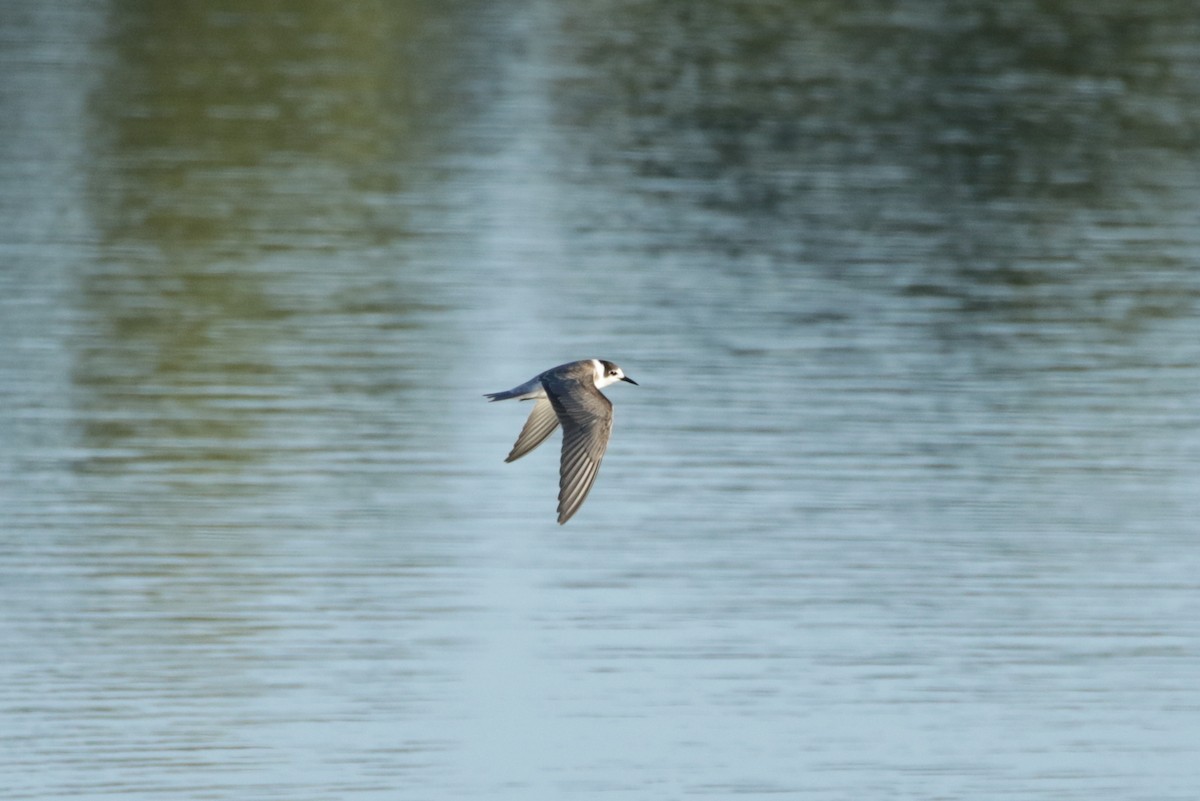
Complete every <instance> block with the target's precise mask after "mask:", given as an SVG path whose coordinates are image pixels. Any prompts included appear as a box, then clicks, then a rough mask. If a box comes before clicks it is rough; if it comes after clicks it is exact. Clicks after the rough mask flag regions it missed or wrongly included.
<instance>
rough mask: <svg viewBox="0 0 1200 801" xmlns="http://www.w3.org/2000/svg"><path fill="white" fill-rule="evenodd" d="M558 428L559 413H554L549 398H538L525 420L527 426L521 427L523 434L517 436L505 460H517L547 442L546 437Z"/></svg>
mask: <svg viewBox="0 0 1200 801" xmlns="http://www.w3.org/2000/svg"><path fill="white" fill-rule="evenodd" d="M556 428H558V415H557V414H555V413H554V407H553V406H551V405H550V401H549V399H547V398H538V399H537V401H536V402H535V403H534V404H533V411H532V412H530V413H529V419H528V420H526V421H525V427H524V428H522V429H521V435H520V436H519V437H517V441H516V444H514V445H513V447H512V450H511V451H510V452H509V454H508V456H507V458H505V460H504V461H506V462H515V461H516V460H517V459H520V458H521V457H522V456H524V455H525V454H527V453H529V452H530V451H531V450H533V449H534V448H536V447H537V446H538V445H541V444H542V443H543V442H545V440H546V437H548V436H550V435H551V434H553V433H554V429H556Z"/></svg>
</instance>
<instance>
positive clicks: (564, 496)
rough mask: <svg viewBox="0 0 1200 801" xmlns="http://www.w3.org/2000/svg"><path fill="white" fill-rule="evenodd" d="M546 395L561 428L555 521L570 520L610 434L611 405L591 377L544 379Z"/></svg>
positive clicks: (584, 495) (592, 478)
mask: <svg viewBox="0 0 1200 801" xmlns="http://www.w3.org/2000/svg"><path fill="white" fill-rule="evenodd" d="M542 385H543V386H544V387H545V388H546V395H547V397H548V398H549V400H550V403H551V405H552V406H553V407H554V412H555V414H556V415H557V416H558V422H559V423H561V424H562V427H563V444H562V460H561V462H560V463H559V475H558V522H559V525H561V524H563V523H565V522H567V521H568V520H570V519H571V516H572V515H573V514H575V513H576V512H577V511H579V507H580V506H581V505H582V504H583V501H584V499H585V498H587V495H588V492H589V491H590V490H591V489H592V484H594V483H595V482H596V474H597V473H598V472H599V470H600V460H601V459H603V458H604V452H605V451H606V450H607V449H608V438H609V435H610V434H611V433H612V404H611V403H610V402H609V400H608V398H606V397H604V395H602V394H601V393H600V390H598V389H596V385H595V383H594V382H593V381H592V380H591V376H590V375H589V376H587V377H586V378H585V379H584V380H577V379H574V378H562V379H559V378H556V379H553V380H551V379H549V378H546V379H543V381H542Z"/></svg>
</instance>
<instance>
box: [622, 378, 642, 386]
mask: <svg viewBox="0 0 1200 801" xmlns="http://www.w3.org/2000/svg"><path fill="white" fill-rule="evenodd" d="M621 380H622V381H628V382H629V383H630V384H633V385H634V386H635V387H636V386H637V385H638V382H636V381H634V380H633V379H632V378H630V377H629V376H627V375H626V376H621Z"/></svg>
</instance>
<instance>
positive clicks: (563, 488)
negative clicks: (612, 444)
mask: <svg viewBox="0 0 1200 801" xmlns="http://www.w3.org/2000/svg"><path fill="white" fill-rule="evenodd" d="M618 381H628V382H629V383H630V384H633V385H634V386H637V382H636V381H634V380H633V379H632V378H630V377H629V376H627V375H625V372H624V371H623V370H622V369H621V368H620V367H617V366H616V365H615V364H613V363H612V362H607V361H605V360H604V359H583V360H582V361H578V362H568V363H567V364H560V365H559V366H558V367H551V368H550V369H549V370H547V371H546V372H544V373H541V374H540V375H536V376H534V377H533V378H531V379H529V380H528V381H526V382H525V383H524V384H521V385H520V386H519V387H513V388H512V389H510V390H508V391H506V392H490V393H488V394H486V395H484V397H485V398H487V399H488V400H489V401H498V400H508V399H509V398H519V399H520V400H531V401H536V402H535V403H534V404H533V411H532V412H530V413H529V419H528V420H526V421H525V427H524V428H522V429H521V435H520V436H519V437H517V442H516V444H515V445H513V448H512V451H511V452H510V453H509V454H508V457H507V458H506V459H505V460H504V461H506V462H514V461H516V460H517V459H520V458H521V457H522V456H524V455H525V454H527V453H529V452H530V451H531V450H533V449H534V448H536V447H537V446H538V445H541V444H542V443H543V442H545V440H546V437H548V436H550V435H551V434H553V433H554V429H556V428H558V427H559V426H560V425H561V426H562V428H563V443H562V461H561V462H560V463H559V467H558V524H559V525H560V526H561V525H562V524H563V523H565V522H567V521H568V520H570V519H571V516H572V515H573V514H575V513H576V512H578V511H579V507H580V506H582V505H583V500H584V498H586V497H587V495H588V492H589V491H590V490H591V489H592V484H594V483H596V473H597V472H599V470H600V460H601V459H603V458H604V451H605V450H607V449H608V437H609V435H610V434H611V433H612V418H613V407H612V403H611V402H610V401H609V400H608V398H606V397H604V395H603V394H602V393H601V392H600V389H601V387H607V386H608V385H609V384H615V383H617V382H618Z"/></svg>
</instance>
